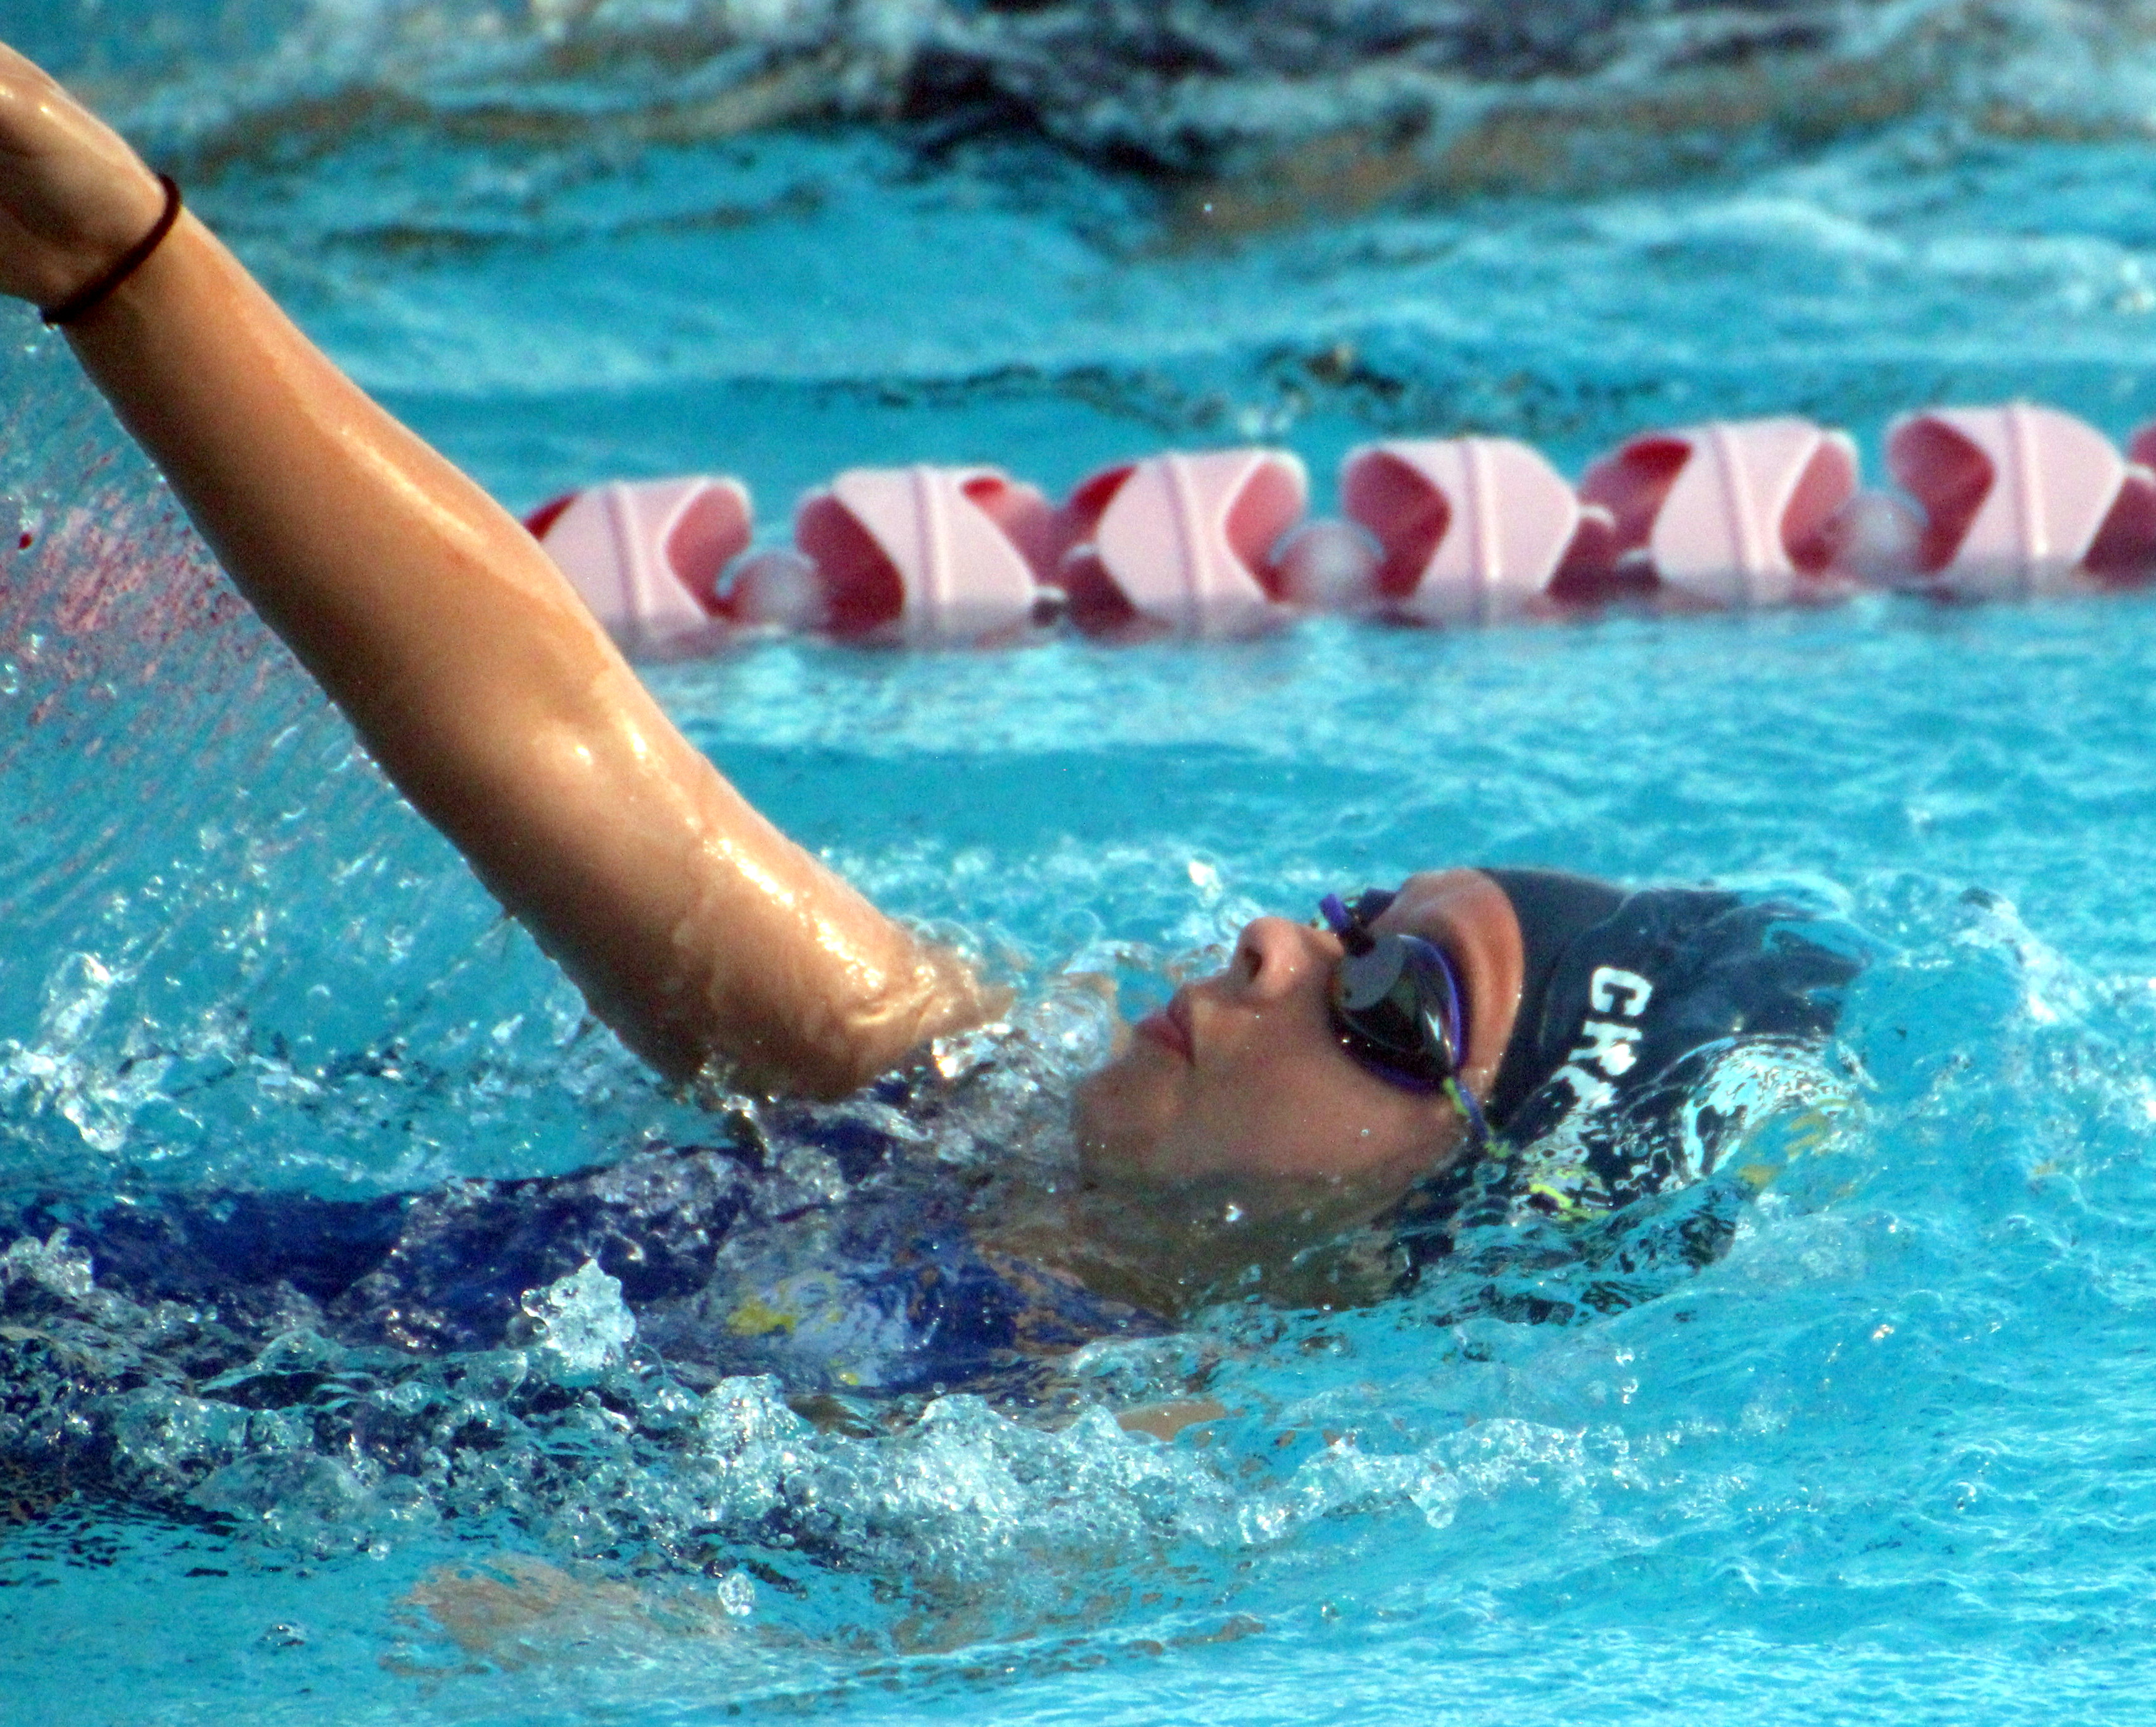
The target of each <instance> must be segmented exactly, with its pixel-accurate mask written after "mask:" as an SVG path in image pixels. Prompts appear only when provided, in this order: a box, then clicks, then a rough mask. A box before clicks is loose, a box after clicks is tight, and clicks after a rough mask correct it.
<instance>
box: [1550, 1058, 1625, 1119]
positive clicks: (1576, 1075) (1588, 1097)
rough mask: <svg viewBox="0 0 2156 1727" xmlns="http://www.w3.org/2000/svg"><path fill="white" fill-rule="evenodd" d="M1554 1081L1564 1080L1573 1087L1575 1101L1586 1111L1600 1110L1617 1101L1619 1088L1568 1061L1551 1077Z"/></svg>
mask: <svg viewBox="0 0 2156 1727" xmlns="http://www.w3.org/2000/svg"><path fill="white" fill-rule="evenodd" d="M1550 1078H1551V1079H1552V1080H1553V1081H1554V1080H1560V1079H1561V1080H1563V1082H1565V1083H1566V1084H1567V1085H1568V1086H1570V1087H1572V1095H1573V1102H1574V1103H1577V1104H1578V1105H1579V1106H1580V1107H1581V1108H1586V1109H1600V1108H1604V1107H1605V1106H1607V1105H1608V1104H1609V1103H1613V1102H1614V1101H1615V1099H1616V1097H1617V1087H1614V1086H1613V1085H1612V1084H1610V1083H1609V1081H1608V1080H1606V1079H1599V1078H1597V1077H1595V1076H1594V1074H1592V1073H1589V1072H1588V1071H1587V1070H1586V1069H1585V1068H1584V1067H1580V1066H1579V1065H1578V1063H1577V1062H1573V1061H1568V1062H1567V1063H1566V1064H1565V1065H1564V1066H1563V1067H1560V1068H1558V1071H1557V1072H1554V1073H1553V1074H1552V1075H1550Z"/></svg>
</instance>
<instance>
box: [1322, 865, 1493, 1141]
mask: <svg viewBox="0 0 2156 1727" xmlns="http://www.w3.org/2000/svg"><path fill="white" fill-rule="evenodd" d="M1373 901H1376V902H1377V903H1376V904H1375V905H1373V903H1372V902H1373ZM1390 903H1391V896H1390V895H1378V894H1365V895H1363V896H1361V897H1358V899H1357V900H1356V902H1355V904H1354V906H1353V908H1352V909H1351V908H1350V907H1348V906H1347V905H1345V904H1344V903H1342V901H1341V898H1340V896H1339V895H1338V894H1337V893H1328V894H1327V895H1326V896H1325V897H1324V898H1323V899H1322V900H1321V901H1319V902H1318V910H1319V911H1320V912H1322V913H1323V914H1324V916H1325V922H1326V923H1327V926H1328V927H1329V928H1331V929H1332V933H1333V934H1335V935H1337V936H1338V937H1339V938H1340V944H1341V946H1342V948H1345V949H1346V950H1347V951H1346V952H1345V953H1342V955H1341V956H1340V964H1338V965H1337V967H1335V968H1334V969H1333V973H1332V989H1331V993H1330V996H1329V1001H1330V1005H1331V1008H1332V1029H1333V1030H1334V1031H1336V1032H1337V1033H1338V1034H1339V1037H1340V1045H1341V1047H1342V1048H1343V1049H1344V1050H1346V1051H1347V1053H1348V1054H1349V1055H1351V1056H1353V1057H1354V1058H1355V1059H1356V1061H1359V1062H1360V1063H1361V1064H1362V1065H1363V1067H1366V1068H1368V1070H1369V1071H1370V1072H1372V1073H1374V1074H1375V1075H1376V1076H1377V1077H1378V1078H1380V1079H1382V1080H1385V1081H1388V1082H1390V1083H1391V1084H1393V1085H1396V1086H1399V1087H1402V1088H1403V1089H1404V1090H1407V1091H1411V1092H1443V1093H1444V1094H1445V1096H1446V1097H1449V1098H1450V1099H1451V1101H1452V1103H1454V1105H1455V1107H1457V1108H1458V1109H1459V1111H1460V1113H1461V1114H1462V1115H1464V1116H1466V1118H1467V1124H1468V1126H1469V1127H1470V1128H1472V1129H1473V1131H1474V1133H1475V1136H1476V1138H1477V1139H1478V1140H1480V1139H1485V1138H1488V1137H1489V1133H1490V1128H1489V1124H1488V1123H1486V1122H1485V1121H1484V1120H1483V1118H1482V1109H1481V1105H1480V1104H1478V1103H1476V1101H1475V1094H1474V1092H1471V1091H1470V1090H1468V1088H1467V1087H1466V1086H1464V1085H1462V1084H1461V1083H1460V1059H1461V1057H1462V1056H1464V1055H1465V1054H1466V1048H1467V1003H1466V996H1465V995H1464V994H1463V993H1462V992H1461V990H1460V974H1459V973H1458V972H1457V971H1455V969H1453V964H1452V961H1451V960H1450V959H1449V958H1448V957H1447V956H1446V954H1445V950H1444V948H1440V947H1439V946H1438V945H1437V943H1435V942H1433V941H1430V940H1427V939H1426V938H1424V937H1422V936H1419V935H1401V934H1399V933H1395V932H1391V931H1389V932H1387V933H1385V934H1383V935H1378V934H1373V933H1372V931H1371V929H1370V921H1371V919H1372V918H1373V917H1376V916H1378V913H1379V912H1383V909H1384V907H1386V906H1387V905H1389V904H1390Z"/></svg>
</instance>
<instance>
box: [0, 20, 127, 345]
mask: <svg viewBox="0 0 2156 1727" xmlns="http://www.w3.org/2000/svg"><path fill="white" fill-rule="evenodd" d="M162 208H164V193H163V191H162V188H160V187H159V186H158V184H157V177H156V176H155V175H153V174H152V173H151V172H150V171H149V169H148V168H146V167H144V166H143V165H142V159H141V157H138V156H137V155H136V153H135V152H134V151H132V150H131V149H130V148H129V147H128V146H127V142H126V140H125V139H123V138H122V137H121V136H120V135H119V134H118V133H117V132H115V131H113V130H112V128H111V127H110V126H107V125H105V122H104V121H101V120H100V119H98V118H97V116H95V115H94V114H92V113H90V111H89V110H88V109H86V108H85V107H83V106H82V105H80V103H78V102H77V101H75V100H74V98H73V97H71V96H69V95H68V93H67V92H66V91H65V90H62V89H61V88H60V87H59V84H58V83H57V82H56V81H55V80H53V79H52V78H51V77H49V75H47V74H46V73H44V71H42V70H41V69H39V68H38V67H36V66H34V65H33V64H31V63H30V62H29V61H28V60H26V59H23V56H22V55H20V54H17V53H16V52H15V51H14V49H12V48H8V47H6V46H4V45H0V293H6V294H10V295H13V296H15V297H16V298H17V299H19V300H28V301H31V302H32V303H33V305H37V306H58V305H59V304H60V303H61V302H62V301H66V300H68V299H70V298H71V297H73V296H74V295H75V294H77V293H78V292H80V290H82V289H83V288H84V287H85V286H87V285H89V284H90V283H91V282H94V281H95V280H97V279H98V278H99V277H100V276H101V275H104V274H105V271H106V270H110V268H111V267H112V265H113V264H114V263H115V261H116V260H119V259H120V258H121V256H122V255H123V254H126V251H127V249H129V248H130V247H131V246H132V245H133V244H135V243H136V241H137V240H139V239H141V238H142V236H143V235H144V234H146V233H147V232H149V230H150V228H151V224H153V223H155V222H156V221H157V216H158V213H159V212H160V211H161V210H162Z"/></svg>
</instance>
